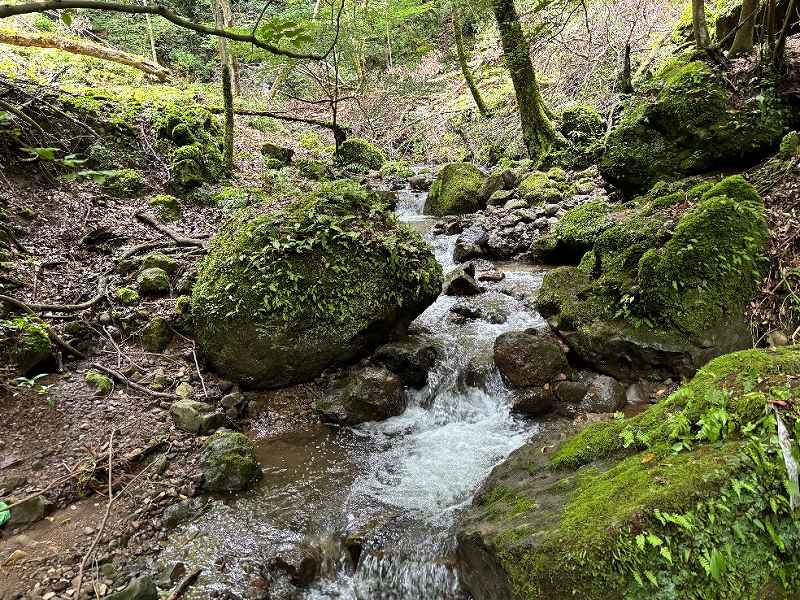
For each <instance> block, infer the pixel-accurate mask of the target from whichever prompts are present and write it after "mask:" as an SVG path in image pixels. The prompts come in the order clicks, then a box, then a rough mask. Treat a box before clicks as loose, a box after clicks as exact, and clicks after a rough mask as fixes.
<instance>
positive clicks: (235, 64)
mask: <svg viewBox="0 0 800 600" xmlns="http://www.w3.org/2000/svg"><path fill="white" fill-rule="evenodd" d="M217 2H218V6H219V10H220V11H221V12H222V25H223V27H225V28H226V29H232V28H233V25H234V22H233V11H232V10H231V5H230V2H228V0H217ZM227 55H228V56H227V62H228V65H229V66H230V69H231V83H232V84H233V93H234V95H236V96H238V95H239V94H240V93H241V92H242V89H241V84H240V82H239V61H238V60H236V57H235V56H234V55H233V54H231V53H230V52H228V53H227Z"/></svg>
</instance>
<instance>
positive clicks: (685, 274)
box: [536, 176, 768, 380]
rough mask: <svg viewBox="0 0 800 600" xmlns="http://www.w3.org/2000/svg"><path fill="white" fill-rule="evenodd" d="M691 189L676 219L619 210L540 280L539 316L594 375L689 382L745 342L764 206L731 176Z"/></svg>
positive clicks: (648, 207)
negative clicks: (581, 250)
mask: <svg viewBox="0 0 800 600" xmlns="http://www.w3.org/2000/svg"><path fill="white" fill-rule="evenodd" d="M692 189H693V190H694V192H692V194H697V195H695V196H687V198H688V199H687V200H686V204H687V205H688V206H687V210H685V212H684V213H683V215H682V216H681V217H680V219H679V220H678V221H677V223H674V222H673V221H672V220H671V218H672V217H671V214H670V213H669V209H667V208H654V207H655V206H659V205H660V203H659V202H658V201H655V202H648V203H646V204H645V205H644V206H643V207H641V208H629V209H627V210H625V211H621V212H619V213H617V214H616V216H615V219H614V221H613V223H605V224H604V225H603V227H597V228H595V229H594V230H593V231H591V235H586V236H584V237H583V240H582V241H583V242H586V243H587V246H588V244H589V243H592V241H593V244H592V246H591V250H589V251H588V252H587V253H586V255H585V256H584V258H583V259H582V260H581V262H580V264H579V265H578V266H577V267H559V268H557V269H554V270H552V271H550V272H549V273H547V274H546V275H545V277H544V280H543V283H542V286H541V289H540V290H539V294H538V297H537V301H536V304H537V307H538V310H539V312H540V313H541V314H542V315H543V316H544V317H545V318H546V319H547V320H548V323H550V325H551V327H553V328H554V329H556V330H558V331H559V333H560V335H561V336H562V338H563V339H564V340H565V341H566V342H567V344H569V346H570V348H571V349H572V350H573V351H574V352H575V353H576V354H577V356H578V357H580V358H581V359H582V360H583V361H585V362H587V363H588V364H590V365H592V366H593V368H595V369H596V370H598V371H600V372H603V373H606V374H608V375H611V376H613V377H616V378H618V379H623V380H635V379H636V378H638V377H640V376H645V377H647V376H653V375H661V376H663V377H674V376H690V375H691V374H692V373H694V371H695V370H697V368H699V367H700V366H701V365H703V364H705V363H706V362H707V361H708V360H710V359H711V358H713V357H715V356H719V355H720V354H725V353H727V352H731V351H734V350H739V349H742V348H746V347H748V346H749V345H750V344H751V339H750V334H749V328H748V326H747V322H746V320H745V318H744V309H745V307H746V305H747V303H748V302H749V301H750V299H751V298H752V297H753V295H754V293H755V292H756V289H757V287H758V284H759V283H760V281H761V278H762V269H763V265H764V259H763V255H764V253H765V249H766V243H767V238H768V235H767V227H766V223H765V220H764V207H763V204H762V202H761V199H760V197H759V196H758V194H757V193H756V191H755V189H754V188H753V187H752V186H751V185H750V184H748V183H747V182H745V180H744V179H743V178H741V177H739V176H735V177H729V178H726V179H724V180H722V181H721V182H720V183H718V184H716V185H713V186H712V187H711V188H710V189H708V190H707V191H705V192H704V193H702V194H700V191H701V190H704V189H706V188H705V187H704V186H695V188H692ZM586 206H590V205H586ZM599 214H602V213H599ZM598 222H601V223H602V222H603V221H602V220H601V221H598ZM589 230H590V228H586V231H589Z"/></svg>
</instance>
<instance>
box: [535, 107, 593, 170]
mask: <svg viewBox="0 0 800 600" xmlns="http://www.w3.org/2000/svg"><path fill="white" fill-rule="evenodd" d="M556 125H557V129H558V132H559V133H560V134H561V136H560V137H559V138H558V139H556V140H555V141H554V142H553V146H552V148H551V149H550V152H549V153H548V155H547V156H546V157H545V159H544V164H547V165H552V166H557V167H562V168H565V169H574V170H577V169H585V168H587V167H589V166H590V165H593V164H595V163H596V162H597V160H598V158H599V157H600V155H601V153H602V150H603V138H604V135H605V119H603V115H601V114H600V113H599V112H598V110H597V109H596V108H595V107H593V106H589V105H586V104H574V105H572V106H568V107H567V108H565V109H564V110H563V111H562V112H561V114H560V115H559V116H558V121H557V124H556Z"/></svg>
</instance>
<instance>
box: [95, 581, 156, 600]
mask: <svg viewBox="0 0 800 600" xmlns="http://www.w3.org/2000/svg"><path fill="white" fill-rule="evenodd" d="M105 600H159V597H158V589H157V588H156V584H155V583H153V580H152V578H150V577H147V576H142V577H137V578H136V579H133V580H131V582H130V583H129V584H128V587H126V588H125V589H124V590H122V591H121V592H116V593H114V594H111V595H109V596H106V597H105Z"/></svg>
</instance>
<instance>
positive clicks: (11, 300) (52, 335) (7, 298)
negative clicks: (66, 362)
mask: <svg viewBox="0 0 800 600" xmlns="http://www.w3.org/2000/svg"><path fill="white" fill-rule="evenodd" d="M0 302H5V303H6V304H11V305H12V306H16V307H17V308H21V309H22V310H24V311H25V312H27V313H28V314H29V315H33V316H38V315H37V314H36V312H35V311H34V310H33V309H32V308H31V307H30V306H28V305H27V304H25V303H24V302H22V301H21V300H17V299H16V298H12V297H11V296H4V295H3V294H0ZM46 331H47V337H49V338H50V340H51V341H52V342H53V343H54V344H55V345H56V346H59V347H60V348H61V349H63V350H66V351H67V352H69V353H70V354H72V355H73V356H77V357H78V358H86V355H85V354H84V353H83V352H81V351H80V350H76V349H75V348H73V347H72V346H71V345H70V344H69V343H68V342H66V341H64V340H63V339H62V338H61V336H60V335H58V334H57V333H56V332H55V331H54V330H53V328H52V327H47V328H46Z"/></svg>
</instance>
